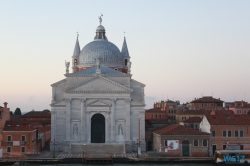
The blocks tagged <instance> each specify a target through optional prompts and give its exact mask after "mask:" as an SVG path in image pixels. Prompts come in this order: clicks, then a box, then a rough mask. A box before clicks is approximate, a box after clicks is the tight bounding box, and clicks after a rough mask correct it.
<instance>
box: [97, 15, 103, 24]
mask: <svg viewBox="0 0 250 166" xmlns="http://www.w3.org/2000/svg"><path fill="white" fill-rule="evenodd" d="M102 16H103V15H102V14H101V16H100V17H98V18H99V22H100V25H102Z"/></svg>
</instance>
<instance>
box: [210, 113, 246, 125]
mask: <svg viewBox="0 0 250 166" xmlns="http://www.w3.org/2000/svg"><path fill="white" fill-rule="evenodd" d="M206 118H207V120H208V122H209V123H210V125H250V115H245V114H244V115H234V114H233V115H232V114H230V115H206Z"/></svg>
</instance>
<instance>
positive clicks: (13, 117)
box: [10, 115, 21, 121]
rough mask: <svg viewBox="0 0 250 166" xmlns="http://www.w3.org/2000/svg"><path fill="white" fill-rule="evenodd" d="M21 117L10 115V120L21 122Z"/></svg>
mask: <svg viewBox="0 0 250 166" xmlns="http://www.w3.org/2000/svg"><path fill="white" fill-rule="evenodd" d="M20 116H21V115H10V120H11V121H19V120H20Z"/></svg>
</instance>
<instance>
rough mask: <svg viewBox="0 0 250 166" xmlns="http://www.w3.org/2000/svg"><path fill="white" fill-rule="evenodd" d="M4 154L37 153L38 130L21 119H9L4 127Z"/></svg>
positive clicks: (12, 155) (14, 155) (13, 155)
mask: <svg viewBox="0 0 250 166" xmlns="http://www.w3.org/2000/svg"><path fill="white" fill-rule="evenodd" d="M2 134H3V141H2V147H3V156H4V157H6V156H11V157H16V156H22V154H33V153H37V143H36V139H37V130H36V128H34V127H33V126H31V125H27V124H23V123H22V122H21V121H19V122H18V121H7V122H6V124H5V126H4V128H3V132H2Z"/></svg>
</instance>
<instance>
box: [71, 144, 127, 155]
mask: <svg viewBox="0 0 250 166" xmlns="http://www.w3.org/2000/svg"><path fill="white" fill-rule="evenodd" d="M82 152H84V154H123V153H125V145H124V144H119V143H91V144H82V143H72V144H71V153H82Z"/></svg>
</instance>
